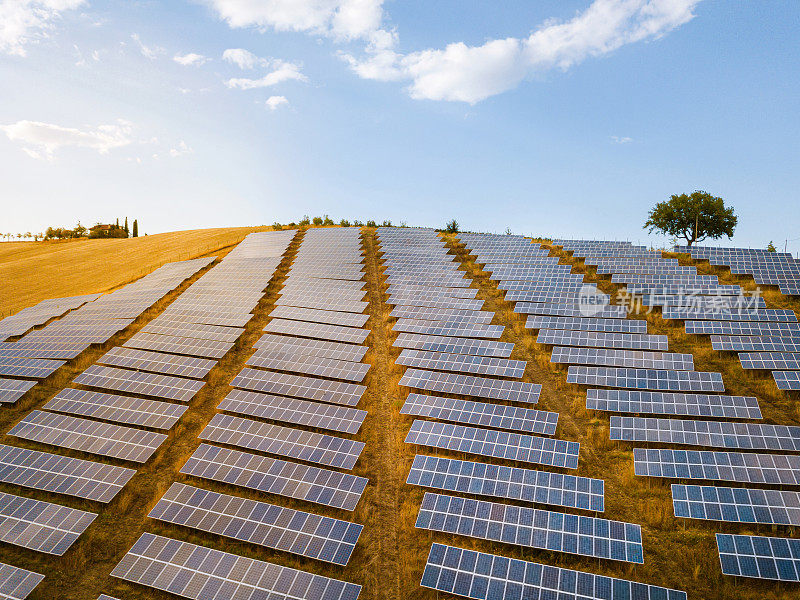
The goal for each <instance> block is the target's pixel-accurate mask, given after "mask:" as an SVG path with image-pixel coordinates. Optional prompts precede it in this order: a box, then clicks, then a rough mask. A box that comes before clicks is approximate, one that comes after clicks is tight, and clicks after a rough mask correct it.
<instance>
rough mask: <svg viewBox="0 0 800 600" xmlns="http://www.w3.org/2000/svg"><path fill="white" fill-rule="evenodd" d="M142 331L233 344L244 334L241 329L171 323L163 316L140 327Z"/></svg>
mask: <svg viewBox="0 0 800 600" xmlns="http://www.w3.org/2000/svg"><path fill="white" fill-rule="evenodd" d="M142 331H146V332H147V333H154V334H158V335H169V336H174V337H187V338H194V339H201V340H217V341H218V342H235V341H236V340H237V339H239V336H240V335H242V334H243V333H244V329H243V328H241V327H225V326H222V325H205V324H200V323H185V322H180V321H171V320H170V319H169V316H164V315H162V316H159V317H156V318H155V319H154V320H153V321H150V323H148V324H147V325H145V326H144V327H142Z"/></svg>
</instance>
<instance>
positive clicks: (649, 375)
mask: <svg viewBox="0 0 800 600" xmlns="http://www.w3.org/2000/svg"><path fill="white" fill-rule="evenodd" d="M567 383H577V384H579V385H600V386H604V387H615V388H629V389H636V390H657V391H676V392H723V391H725V385H724V384H723V382H722V374H721V373H709V372H705V371H666V370H658V369H627V368H618V367H585V366H573V367H569V369H568V370H567Z"/></svg>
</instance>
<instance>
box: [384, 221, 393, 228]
mask: <svg viewBox="0 0 800 600" xmlns="http://www.w3.org/2000/svg"><path fill="white" fill-rule="evenodd" d="M391 226H392V222H391V221H387V220H384V222H383V225H382V227H391Z"/></svg>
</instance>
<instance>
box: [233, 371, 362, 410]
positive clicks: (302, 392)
mask: <svg viewBox="0 0 800 600" xmlns="http://www.w3.org/2000/svg"><path fill="white" fill-rule="evenodd" d="M231 386H232V387H240V388H245V389H249V390H255V391H257V392H265V393H268V394H277V395H279V396H295V397H298V398H307V399H309V400H319V401H322V402H329V403H331V404H344V405H345V406H355V405H356V404H358V401H359V400H360V399H361V396H363V395H364V392H366V391H367V388H366V386H363V385H358V384H355V383H345V382H343V381H331V380H329V379H317V378H315V377H303V376H301V375H290V374H287V373H274V372H272V371H262V370H260V369H249V368H244V369H242V371H241V372H240V373H239V374H238V375H237V376H236V377H235V378H234V379H233V381H232V382H231Z"/></svg>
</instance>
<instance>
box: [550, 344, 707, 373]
mask: <svg viewBox="0 0 800 600" xmlns="http://www.w3.org/2000/svg"><path fill="white" fill-rule="evenodd" d="M550 362H553V363H560V364H567V365H597V366H609V367H630V368H637V369H667V370H670V371H692V370H694V358H693V357H692V355H691V354H675V353H668V352H648V351H642V350H616V349H613V348H611V349H606V348H578V347H570V346H556V347H555V348H553V353H552V355H551V356H550Z"/></svg>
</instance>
